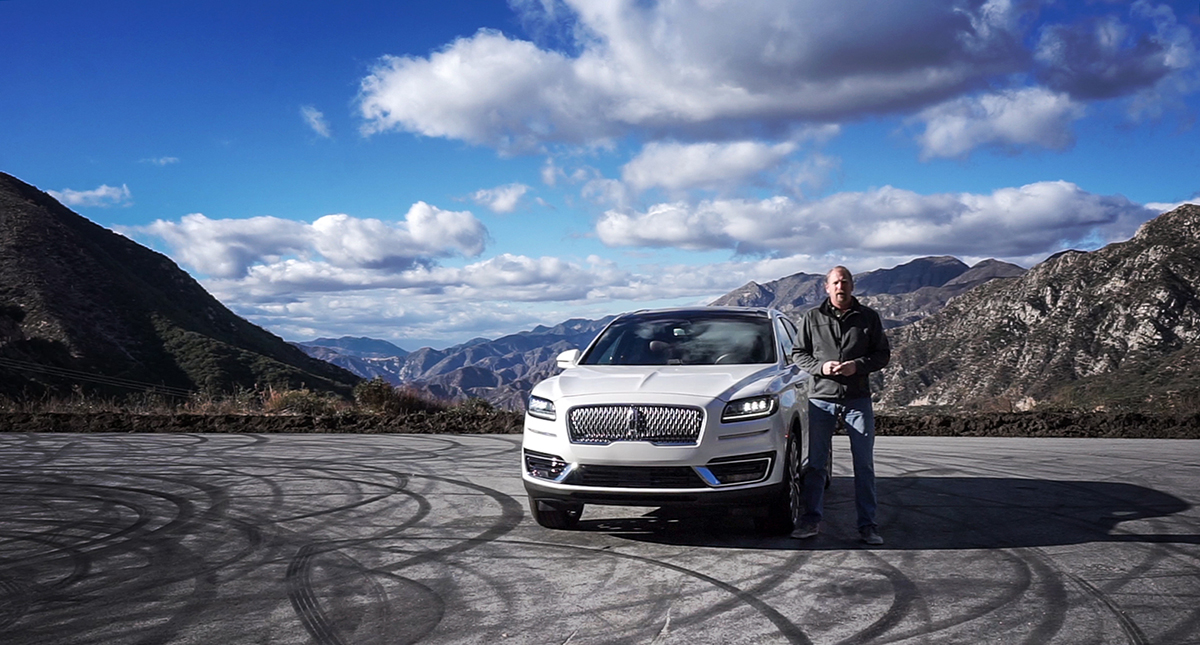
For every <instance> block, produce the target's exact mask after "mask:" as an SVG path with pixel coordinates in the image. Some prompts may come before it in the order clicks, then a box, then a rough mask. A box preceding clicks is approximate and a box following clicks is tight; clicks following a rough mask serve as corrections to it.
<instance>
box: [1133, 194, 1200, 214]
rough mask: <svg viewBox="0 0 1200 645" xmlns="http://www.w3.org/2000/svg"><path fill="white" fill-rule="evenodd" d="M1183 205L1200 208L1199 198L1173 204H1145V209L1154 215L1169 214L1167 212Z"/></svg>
mask: <svg viewBox="0 0 1200 645" xmlns="http://www.w3.org/2000/svg"><path fill="white" fill-rule="evenodd" d="M1185 204H1192V205H1196V206H1200V197H1196V198H1194V199H1185V200H1183V201H1181V202H1174V203H1169V202H1150V203H1149V204H1146V208H1149V209H1150V210H1152V211H1154V212H1156V213H1169V212H1171V211H1173V210H1175V209H1176V208H1179V207H1180V206H1183V205H1185Z"/></svg>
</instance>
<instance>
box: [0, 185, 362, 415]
mask: <svg viewBox="0 0 1200 645" xmlns="http://www.w3.org/2000/svg"><path fill="white" fill-rule="evenodd" d="M357 381H359V377H357V376H355V375H354V374H352V373H350V372H348V371H346V370H343V369H340V368H338V367H335V366H333V365H330V364H328V363H326V362H324V361H319V360H315V359H313V358H311V357H309V356H307V355H306V354H304V352H302V351H300V350H299V349H297V348H295V347H293V346H291V345H290V344H288V343H286V342H284V341H283V340H282V339H281V338H279V337H277V336H275V335H273V334H271V333H270V332H267V331H266V330H264V329H262V328H260V327H258V326H255V325H253V324H251V323H250V322H248V321H246V320H244V319H243V318H241V317H239V316H237V315H236V314H234V313H233V312H231V311H230V310H229V309H227V308H226V307H225V306H224V305H222V304H221V303H220V302H218V301H217V300H216V299H215V298H213V297H212V296H211V295H210V294H209V293H208V292H207V291H205V290H204V288H203V287H201V286H200V284H199V283H197V282H196V281H195V280H194V279H193V278H192V277H191V276H189V275H188V274H187V273H186V272H184V271H183V270H182V269H180V268H179V267H178V266H177V265H176V264H175V263H174V262H172V261H171V260H170V259H169V258H167V257H166V256H164V255H162V254H160V253H156V252H154V251H152V250H150V249H147V248H145V247H143V246H141V245H139V244H137V243H135V242H133V241H132V240H130V239H129V238H126V237H124V236H122V235H118V234H117V233H114V232H112V231H110V230H108V229H105V228H103V227H101V226H98V225H96V224H95V223H93V222H91V221H88V220H87V219H85V218H83V217H81V216H79V215H77V214H75V213H73V212H71V211H70V210H69V209H67V208H66V207H64V206H63V205H62V204H60V203H58V202H57V201H56V200H54V198H52V197H50V196H49V195H47V194H46V193H44V192H42V191H40V190H38V189H36V188H34V187H33V186H30V185H28V184H26V183H24V182H22V181H20V180H18V179H16V178H14V177H12V176H10V175H7V174H3V173H0V394H5V395H8V396H37V395H41V394H45V393H55V392H57V393H63V392H70V391H71V390H72V389H73V388H75V387H79V388H82V389H83V390H86V391H92V392H98V393H102V394H105V395H120V394H128V393H129V392H130V391H132V390H136V389H137V388H138V387H142V386H149V385H153V386H159V387H161V388H168V389H171V390H173V391H174V390H181V391H182V390H189V391H208V392H214V393H216V392H232V391H234V390H236V389H238V388H243V389H254V388H256V387H265V386H268V385H270V386H274V387H277V388H300V387H307V388H310V389H313V390H319V391H333V392H339V393H342V394H348V393H349V392H350V389H351V388H352V387H353V385H354V384H355V383H356V382H357Z"/></svg>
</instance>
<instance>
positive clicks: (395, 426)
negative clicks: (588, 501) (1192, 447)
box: [0, 410, 1200, 439]
mask: <svg viewBox="0 0 1200 645" xmlns="http://www.w3.org/2000/svg"><path fill="white" fill-rule="evenodd" d="M877 428H878V432H879V434H880V435H881V436H937V437H1105V438H1144V439H1200V414H1191V415H1179V416H1173V415H1151V414H1141V413H1135V412H1122V413H1072V412H1014V413H988V414H971V415H952V414H938V415H911V416H910V415H880V416H879V417H878V418H877ZM0 432H146V433H164V432H197V433H279V432H297V433H306V432H317V433H359V434H378V433H397V432H404V433H416V434H442V433H444V434H515V433H519V432H521V417H520V416H519V415H517V414H514V413H511V412H503V411H499V410H493V411H489V412H488V413H487V414H482V415H479V414H472V415H469V416H468V415H462V414H452V413H413V414H406V415H399V416H389V415H375V414H336V415H319V416H314V415H282V414H275V415H266V414H128V413H119V412H94V413H67V412H37V413H25V412H7V413H0Z"/></svg>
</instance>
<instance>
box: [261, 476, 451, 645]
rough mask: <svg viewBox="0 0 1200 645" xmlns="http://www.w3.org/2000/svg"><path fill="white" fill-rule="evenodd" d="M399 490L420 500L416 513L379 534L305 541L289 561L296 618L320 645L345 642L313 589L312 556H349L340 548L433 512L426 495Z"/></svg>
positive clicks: (286, 577)
mask: <svg viewBox="0 0 1200 645" xmlns="http://www.w3.org/2000/svg"><path fill="white" fill-rule="evenodd" d="M397 474H398V473H397ZM396 492H399V493H403V494H405V495H407V496H408V497H409V498H410V499H415V500H416V501H417V512H416V513H414V514H413V515H411V516H410V517H409V518H408V519H407V520H405V521H404V522H402V523H401V524H399V525H397V526H395V527H393V528H391V529H389V530H387V531H384V532H382V533H380V534H378V535H373V536H370V537H366V538H350V539H346V540H327V541H323V542H314V543H309V544H305V545H303V546H301V547H300V549H299V550H298V551H297V552H296V554H295V555H294V556H293V557H292V559H291V561H290V562H289V563H288V568H287V572H286V573H285V574H284V583H285V586H286V588H287V595H288V599H289V600H290V601H291V604H292V608H293V609H294V610H295V612H296V615H297V617H299V618H300V622H301V624H303V625H304V628H305V630H307V631H308V633H309V634H310V635H311V636H312V637H313V639H314V640H316V641H317V643H318V644H319V645H345V642H344V641H343V640H342V638H341V636H340V635H338V633H337V630H336V628H335V627H334V625H333V623H332V621H330V620H329V618H328V617H327V616H326V614H325V611H324V610H323V609H322V608H321V604H320V602H319V600H318V599H317V595H316V593H315V592H314V591H313V586H312V576H311V572H312V561H313V559H314V558H315V557H316V556H318V555H322V554H327V553H336V554H338V555H342V556H343V557H348V556H345V555H344V554H342V553H341V551H340V550H341V549H344V548H346V547H354V546H362V545H364V544H369V543H374V542H378V541H379V540H382V539H388V538H389V537H390V536H392V535H394V534H399V533H402V532H403V531H405V530H407V529H408V528H409V527H411V526H413V525H415V524H416V523H418V522H420V521H421V520H422V519H424V518H425V517H427V516H428V515H429V513H430V512H431V510H432V508H433V505H432V504H430V503H429V500H428V499H426V498H425V497H424V496H421V495H418V494H416V493H414V492H412V491H408V490H403V489H401V490H398V491H396ZM381 572H382V571H381ZM383 573H386V572H383ZM389 575H390V574H389Z"/></svg>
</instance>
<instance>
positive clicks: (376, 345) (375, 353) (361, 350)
mask: <svg viewBox="0 0 1200 645" xmlns="http://www.w3.org/2000/svg"><path fill="white" fill-rule="evenodd" d="M293 344H294V345H299V346H301V347H324V348H327V349H332V350H336V351H337V353H338V354H340V355H342V356H353V357H355V358H391V357H393V356H407V355H408V352H407V351H405V350H403V349H401V348H399V347H397V346H396V345H393V344H392V343H389V342H387V341H386V340H378V339H376V338H366V337H358V338H355V337H353V336H342V337H341V338H318V339H316V340H310V341H308V342H302V343H293Z"/></svg>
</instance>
